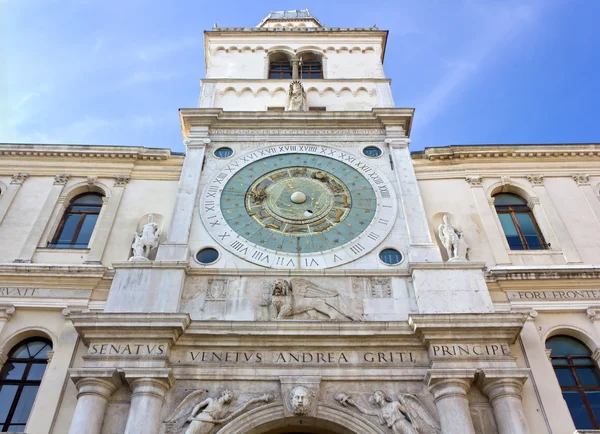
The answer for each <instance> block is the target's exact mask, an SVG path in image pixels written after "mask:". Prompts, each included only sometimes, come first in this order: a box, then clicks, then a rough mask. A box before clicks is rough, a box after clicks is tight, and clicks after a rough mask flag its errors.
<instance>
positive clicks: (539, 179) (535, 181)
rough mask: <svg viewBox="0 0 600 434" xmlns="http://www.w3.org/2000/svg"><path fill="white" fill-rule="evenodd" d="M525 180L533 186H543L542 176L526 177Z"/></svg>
mask: <svg viewBox="0 0 600 434" xmlns="http://www.w3.org/2000/svg"><path fill="white" fill-rule="evenodd" d="M527 180H528V181H529V182H530V183H531V185H533V186H541V185H544V175H540V174H535V175H527Z"/></svg>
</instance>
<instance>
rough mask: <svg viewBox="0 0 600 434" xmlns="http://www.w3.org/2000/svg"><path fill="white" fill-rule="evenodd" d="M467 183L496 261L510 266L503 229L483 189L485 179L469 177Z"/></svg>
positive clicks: (466, 179)
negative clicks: (498, 223)
mask: <svg viewBox="0 0 600 434" xmlns="http://www.w3.org/2000/svg"><path fill="white" fill-rule="evenodd" d="M465 181H467V183H468V184H469V185H470V186H471V194H472V195H473V201H474V202H475V206H476V207H477V211H478V213H479V216H480V217H481V223H482V225H483V229H484V231H485V234H486V236H487V239H488V240H489V246H490V248H491V249H492V253H493V255H494V259H495V260H496V264H498V265H509V264H510V263H511V261H510V257H509V256H508V252H507V251H506V247H505V246H506V240H505V238H504V234H503V233H502V231H501V229H500V228H499V227H498V225H497V223H496V221H497V218H496V216H495V215H494V214H493V211H492V206H493V204H490V202H489V201H488V198H487V196H486V194H485V190H484V188H483V179H482V177H481V176H475V175H471V176H467V177H465Z"/></svg>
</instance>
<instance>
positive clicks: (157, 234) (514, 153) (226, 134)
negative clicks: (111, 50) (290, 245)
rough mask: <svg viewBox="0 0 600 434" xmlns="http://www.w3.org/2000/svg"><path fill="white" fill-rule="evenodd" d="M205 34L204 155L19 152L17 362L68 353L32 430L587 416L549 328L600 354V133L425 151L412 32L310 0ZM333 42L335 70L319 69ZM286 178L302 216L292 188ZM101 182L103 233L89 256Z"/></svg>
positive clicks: (5, 320)
mask: <svg viewBox="0 0 600 434" xmlns="http://www.w3.org/2000/svg"><path fill="white" fill-rule="evenodd" d="M205 37H206V53H205V54H206V59H207V65H208V69H207V75H206V77H207V78H206V79H204V80H202V94H201V98H200V101H199V107H198V108H193V109H183V110H181V115H180V116H181V124H182V128H183V136H184V143H185V145H186V155H185V156H183V155H178V154H174V153H171V152H170V151H169V150H163V149H145V148H130V147H106V146H94V147H86V146H49V145H0V156H1V158H0V362H2V364H4V363H5V362H6V361H7V360H11V359H10V357H13V356H14V355H13V353H12V352H11V351H12V349H13V348H14V347H15V346H16V345H18V344H19V342H22V341H24V340H26V339H29V338H35V337H43V338H45V339H48V340H49V341H50V342H51V346H52V351H51V353H50V356H49V359H48V367H47V369H46V371H45V373H44V375H43V379H42V380H41V384H40V389H39V392H38V394H37V396H36V399H35V402H34V403H33V405H32V408H31V413H30V416H29V419H28V422H27V426H26V428H25V430H24V431H25V432H27V433H29V434H47V433H54V434H62V433H67V432H68V433H71V434H81V433H92V434H116V433H126V434H134V433H140V434H141V433H144V434H159V433H160V434H167V433H172V434H174V433H182V434H183V433H185V434H200V433H202V434H209V433H222V434H231V433H240V434H241V433H246V434H276V433H294V432H296V433H297V432H303V433H341V434H364V433H373V434H374V433H379V434H381V433H390V434H425V433H443V434H465V433H477V434H521V433H523V434H524V433H532V434H538V433H554V434H572V433H573V432H575V430H576V428H575V426H576V425H575V422H574V420H573V418H572V417H571V414H570V411H569V408H568V406H567V403H566V402H565V400H564V399H563V397H562V395H561V386H560V385H559V382H558V380H557V377H556V375H555V373H554V372H553V366H552V364H551V362H550V360H549V352H548V350H546V341H547V340H548V339H550V338H552V337H555V336H559V335H562V336H571V337H574V338H576V339H578V341H580V342H581V343H583V344H584V345H585V346H587V348H589V350H590V354H591V356H590V357H591V359H594V360H597V359H598V357H599V356H598V350H597V348H598V346H599V345H600V321H599V318H600V314H599V313H598V312H600V289H599V288H598V283H599V282H600V273H599V272H598V265H597V264H598V260H597V252H598V251H599V249H600V238H599V237H597V236H595V234H596V233H597V232H598V229H599V228H598V225H599V224H600V199H599V197H598V195H599V184H600V165H599V164H598V162H597V160H596V158H597V157H598V156H599V155H600V146H598V145H553V146H546V145H535V146H533V145H531V146H507V145H498V146H460V147H452V146H451V147H443V148H432V149H426V150H425V151H424V152H418V153H413V154H411V153H410V151H409V144H410V138H409V137H410V129H411V124H412V117H413V110H412V109H405V108H395V107H393V100H392V96H391V92H390V89H389V80H388V79H387V78H385V75H384V73H383V68H382V60H383V51H384V48H385V41H386V38H387V32H385V31H381V30H378V29H376V28H369V29H332V28H326V27H323V26H322V25H321V24H320V22H319V21H318V20H317V19H315V18H314V17H312V15H310V13H308V11H288V12H285V13H274V14H271V15H270V16H269V17H267V19H265V20H263V22H261V24H260V25H259V26H258V27H255V28H245V29H238V28H235V29H230V28H215V29H212V30H211V31H208V32H206V36H205ZM308 52H310V53H311V55H312V56H313V57H311V58H312V59H315V58H318V59H320V62H321V67H322V78H320V79H311V78H308V79H302V65H301V64H300V63H298V62H299V60H300V59H301V58H302V53H308ZM282 53H283V54H285V55H287V56H289V57H288V58H289V60H290V62H291V63H292V64H293V67H292V68H291V73H292V74H294V75H299V77H295V78H300V79H301V81H302V83H303V86H304V90H305V92H306V96H307V103H308V110H306V111H305V110H298V111H283V110H279V109H277V110H270V109H269V108H273V107H275V108H283V107H286V106H287V103H288V99H287V98H288V94H287V92H288V87H289V83H290V81H291V79H269V78H267V77H268V76H269V74H270V70H269V65H270V62H271V61H272V60H273V58H272V57H271V56H273V55H277V56H279V55H281V54H282ZM315 53H316V54H318V56H316V54H315ZM277 58H280V57H277ZM311 107H319V108H322V107H325V108H326V110H325V111H322V110H318V111H315V110H311V109H310V108H311ZM373 149H375V151H373ZM368 150H371V151H373V152H374V153H371V152H367V151H368ZM376 154H379V155H376ZM269 158H270V160H267V159H269ZM286 159H296V160H298V161H299V162H298V163H294V164H293V165H289V164H287V163H285V165H282V166H277V164H280V163H277V161H287V160H286ZM267 162H270V163H268V167H267V168H265V167H263V166H264V165H267ZM281 164H283V163H281ZM319 164H322V166H319ZM329 165H331V166H335V167H337V168H338V169H336V170H333V169H329V168H328V166H329ZM313 166H314V167H313ZM317 166H318V167H317ZM261 167H262V169H261ZM315 167H316V168H315ZM271 169H273V170H275V169H276V170H278V172H277V173H278V175H277V177H275V175H269V174H270V173H274V172H272V171H271ZM283 169H285V170H283ZM317 169H319V170H317ZM253 170H255V171H256V177H255V179H259V180H260V179H263V178H261V177H264V176H263V175H264V174H266V175H267V177H266V178H264V179H265V180H266V181H265V183H266V184H268V186H265V185H266V184H260V183H259V184H258V185H256V186H255V184H254V183H255V179H254V178H252V175H247V178H248V177H249V178H250V179H249V181H248V185H250V186H251V187H248V189H247V190H246V185H243V190H244V191H247V193H245V194H241V195H240V196H239V197H240V199H239V202H236V199H235V197H234V196H227V195H226V194H225V193H227V192H235V191H237V190H236V189H235V187H236V186H235V185H233V184H234V183H235V182H238V180H240V179H247V178H243V177H242V174H245V173H252V171H253ZM282 170H283V172H281V171H282ZM311 171H312V172H311ZM280 172H281V173H283V175H281V176H282V177H283V179H285V180H286V181H285V182H286V183H288V185H283V187H286V188H287V186H289V187H290V188H291V190H290V192H289V193H291V192H293V194H292V195H291V201H292V202H293V204H296V205H300V204H307V205H306V206H305V207H306V208H308V204H310V205H311V206H310V209H306V211H304V214H303V215H302V216H298V215H296V214H294V212H293V211H289V209H292V208H291V207H293V206H295V205H293V204H291V203H289V202H285V201H284V203H283V205H281V204H279V203H278V202H277V200H279V199H277V197H276V192H277V191H279V190H277V189H278V188H280V186H279V184H277V182H279V181H277V179H278V177H279V173H280ZM284 172H285V173H284ZM286 173H287V174H286ZM307 173H308V175H307ZM311 173H312V175H310V174H311ZM344 173H347V174H349V175H347V176H348V177H349V178H348V180H349V181H345V179H346V178H344V176H346V175H344ZM309 175H310V176H309ZM244 176H246V175H244ZM363 178H364V179H363ZM354 182H358V183H360V182H362V184H360V185H362V187H360V188H359V187H357V185H359V184H356V185H354V184H353V183H354ZM261 186H262V187H261ZM352 186H354V187H352ZM346 187H348V188H347V189H346ZM307 188H311V189H312V190H310V193H309V191H308V190H306V189H307ZM353 188H354V189H353ZM286 191H287V190H286ZM304 192H306V193H307V194H304ZM369 192H372V193H369ZM86 193H90V194H95V195H97V196H98V197H101V203H100V204H98V207H99V209H100V211H99V213H98V214H97V219H96V220H95V225H94V226H93V232H91V234H90V236H89V240H87V241H86V242H87V245H86V246H83V247H82V246H79V245H73V246H71V247H70V248H64V247H65V245H61V244H60V241H61V239H60V236H59V235H60V234H62V233H64V232H65V231H66V230H67V229H65V227H66V226H65V225H66V224H67V223H65V221H64V219H65V217H64V216H65V214H68V213H69V212H71V211H70V210H72V209H73V208H72V207H73V206H75V205H76V199H77V198H79V197H81V195H82V194H86ZM299 193H302V194H299ZM499 193H509V194H515V195H517V196H518V197H520V198H522V199H523V201H524V203H526V205H522V206H526V207H528V209H529V210H531V216H533V218H534V221H535V222H536V225H537V226H536V227H537V230H539V234H541V235H539V236H541V237H542V238H541V239H543V243H542V244H543V246H544V248H543V249H524V250H516V249H515V248H514V246H513V245H512V244H510V243H509V240H508V238H507V237H506V236H505V233H504V230H505V227H504V226H503V222H502V221H501V220H500V217H499V214H498V211H497V208H496V206H495V199H494V196H496V195H497V194H499ZM277 194H278V193H277ZM282 194H283V193H282ZM285 194H287V193H285ZM285 194H284V195H283V196H281V197H284V198H287V196H285ZM319 195H320V196H319ZM361 195H365V196H361ZM314 196H318V199H315V198H314ZM359 196H360V197H359ZM364 197H366V199H365V198H364ZM232 198H233V199H232ZM230 199H231V201H232V202H229V200H230ZM276 199H277V200H276ZM286 200H287V199H286ZM327 201H329V202H327ZM361 201H363V202H361ZM361 203H362V205H361ZM370 203H373V204H376V206H373V207H372V209H371V208H369V204H370ZM324 204H325V205H324ZM100 207H101V208H100ZM321 208H323V209H324V210H325V211H323V216H325V217H323V218H322V219H321V220H318V219H317V217H315V215H317V214H318V213H319V210H320V209H321ZM302 209H303V208H302ZM523 209H525V208H523ZM240 210H243V212H246V211H248V212H249V217H248V219H249V220H243V219H245V218H246V216H242V214H240V215H239V220H240V221H241V222H242V223H239V224H238V223H236V218H233V217H232V216H229V214H231V213H229V212H228V211H233V213H238V212H240ZM348 210H349V211H348ZM263 212H264V213H265V214H262V213H263ZM361 213H362V214H361ZM369 213H371V214H369ZM267 214H268V215H267ZM355 214H356V220H350V219H351V218H354V215H355ZM363 214H364V215H365V216H366V215H368V216H369V217H368V218H367V217H361V215H363ZM342 215H343V217H342ZM78 218H79V217H78ZM269 219H270V220H269ZM336 219H337V220H336ZM344 219H346V220H344ZM244 221H247V222H248V223H246V224H245V225H244V223H243V222H244ZM324 221H327V225H330V226H331V228H330V226H327V228H326V229H323V226H322V223H323V222H324ZM254 222H263V223H264V224H262V226H261V227H260V228H259V231H263V230H264V231H265V233H267V235H265V236H264V238H265V242H264V243H262V240H261V241H256V242H255V241H253V240H254V238H252V237H253V236H254V232H251V231H250V230H245V229H243V228H244V227H251V226H250V225H251V224H254ZM281 222H284V223H285V224H286V226H283V228H284V229H282V226H281ZM298 222H299V223H298ZM361 222H362V223H361ZM80 226H82V224H80ZM361 226H364V227H362V228H361ZM286 228H288V229H289V230H288V229H286ZM307 228H308V229H307ZM292 229H293V231H292ZM78 230H79V229H78ZM81 230H83V229H81ZM267 230H271V232H266V231H267ZM286 230H287V232H286ZM245 231H246V232H248V233H246V232H245ZM294 231H295V232H294ZM333 231H338V232H337V233H338V234H339V237H338V236H332V237H329V235H328V234H334V232H333ZM292 232H294V233H293V234H292V235H290V233H292ZM78 233H79V232H78ZM296 233H298V234H299V235H297V236H296V235H295V234H296ZM528 236H530V235H528ZM276 237H279V238H278V239H281V240H284V241H286V242H287V241H292V242H295V243H297V244H295V245H294V246H297V247H294V248H296V250H295V251H294V250H289V249H288V250H286V247H284V246H283V244H282V246H281V247H274V248H270V247H269V242H270V241H269V240H272V239H275V238H276ZM286 237H287V238H286ZM311 237H312V238H311ZM319 237H321V238H319ZM338 238H339V239H341V240H342V241H341V242H336V240H337V239H338ZM258 239H259V238H256V240H258ZM319 240H321V241H319ZM522 241H523V240H522ZM304 242H305V244H303V243H304ZM511 242H512V241H511ZM523 242H530V239H529V238H527V239H525V240H524V241H523ZM318 243H323V244H322V245H321V244H318ZM275 244H276V243H274V244H273V245H275ZM338 244H339V245H338ZM307 246H308V247H307ZM57 247H62V248H57ZM511 247H512V248H511ZM302 249H306V250H302ZM290 251H291V253H290ZM390 251H392V253H390ZM393 251H396V252H398V256H397V260H396V261H393V260H390V259H389V257H388V256H386V255H389V254H393ZM205 254H206V255H209V256H203V255H205ZM211 254H212V255H214V256H210V255H211ZM207 258H209V259H207ZM550 356H551V357H552V356H555V355H553V354H552V353H550ZM591 359H590V360H591ZM8 370H9V368H7V367H6V366H5V369H4V371H3V372H8ZM0 405H4V404H2V403H0ZM11 414H12V413H11ZM2 422H3V421H0V423H2ZM581 432H583V431H581ZM586 432H591V431H586Z"/></svg>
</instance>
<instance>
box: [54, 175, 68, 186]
mask: <svg viewBox="0 0 600 434" xmlns="http://www.w3.org/2000/svg"><path fill="white" fill-rule="evenodd" d="M70 178H71V174H70V173H57V174H56V175H54V185H66V184H67V182H69V179H70Z"/></svg>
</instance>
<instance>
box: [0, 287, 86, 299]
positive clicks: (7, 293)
mask: <svg viewBox="0 0 600 434" xmlns="http://www.w3.org/2000/svg"><path fill="white" fill-rule="evenodd" d="M91 293H92V291H91V290H89V289H43V288H15V287H7V286H3V287H0V297H36V298H37V297H40V298H41V297H48V298H88V297H89V296H90V295H91Z"/></svg>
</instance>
